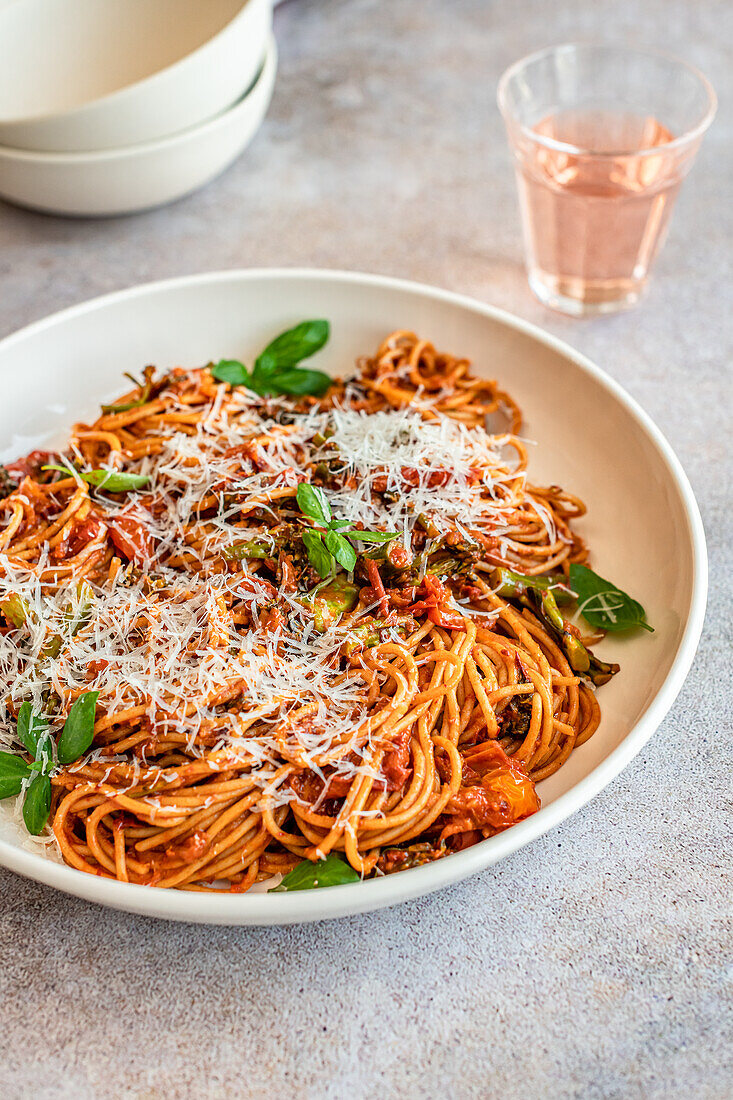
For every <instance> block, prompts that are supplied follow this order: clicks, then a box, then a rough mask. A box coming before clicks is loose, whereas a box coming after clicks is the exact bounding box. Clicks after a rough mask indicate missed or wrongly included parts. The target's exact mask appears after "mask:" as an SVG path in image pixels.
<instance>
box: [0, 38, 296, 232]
mask: <svg viewBox="0 0 733 1100" xmlns="http://www.w3.org/2000/svg"><path fill="white" fill-rule="evenodd" d="M276 70H277V50H276V47H275V40H274V38H270V42H269V47H268V50H267V55H266V57H265V60H264V65H263V66H262V69H261V70H260V73H259V75H258V76H257V79H256V81H255V84H254V85H253V87H252V88H251V89H250V90H249V91H248V92H247V94H246V95H244V96H243V97H242V99H240V100H239V102H238V103H235V104H234V106H233V107H230V108H229V109H228V110H226V111H224V112H223V113H222V114H220V115H218V116H217V117H216V118H214V119H211V120H210V121H208V122H204V123H202V124H201V125H200V126H194V127H192V128H191V129H190V130H184V131H183V133H181V134H176V135H175V136H174V137H169V138H164V139H162V140H161V141H152V142H148V143H147V144H144V145H131V146H126V147H125V148H124V149H109V150H107V151H105V152H102V153H28V152H25V151H24V150H22V149H8V148H6V147H4V146H0V198H3V199H6V200H7V201H8V202H13V203H17V204H18V205H19V206H27V207H30V208H31V209H32V210H42V211H44V212H46V213H51V214H67V215H76V216H79V217H99V216H100V215H112V214H134V213H136V212H138V211H140V210H148V209H150V208H151V207H154V206H161V205H163V204H164V203H168V202H173V201H174V200H175V199H180V198H182V196H183V195H187V194H189V193H190V192H191V191H195V190H196V189H197V188H199V187H202V186H203V185H204V184H205V183H208V182H209V181H210V180H212V179H214V177H215V176H218V175H219V174H220V173H221V172H223V171H224V169H225V168H227V167H228V166H229V165H230V164H231V163H232V161H234V160H236V158H237V157H238V156H239V155H240V153H242V152H243V151H244V149H245V148H246V147H247V145H249V143H250V141H251V140H252V138H253V137H254V135H255V134H256V133H257V131H258V130H259V128H260V125H261V124H262V120H263V119H264V117H265V114H266V113H267V108H268V106H269V103H270V99H271V98H272V91H273V87H274V83H275V73H276Z"/></svg>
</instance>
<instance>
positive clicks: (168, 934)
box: [0, 0, 733, 1100]
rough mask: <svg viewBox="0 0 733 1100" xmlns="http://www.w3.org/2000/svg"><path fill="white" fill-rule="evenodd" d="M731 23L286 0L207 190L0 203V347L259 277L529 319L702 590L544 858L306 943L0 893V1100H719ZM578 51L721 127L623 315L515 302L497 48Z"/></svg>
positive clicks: (717, 9)
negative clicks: (79, 316)
mask: <svg viewBox="0 0 733 1100" xmlns="http://www.w3.org/2000/svg"><path fill="white" fill-rule="evenodd" d="M730 12H731V9H730V5H729V4H728V3H727V0H719V2H716V0H700V2H695V3H693V2H692V0H687V2H684V0H653V2H647V3H644V4H639V3H638V0H622V2H619V3H615V4H612V3H603V4H601V3H598V2H595V0H594V2H589V0H581V2H580V3H577V2H575V3H572V4H570V3H565V2H563V3H554V4H549V3H547V0H514V2H513V3H511V4H500V3H498V2H497V3H488V2H482V0H381V2H377V0H341V2H339V0H290V2H289V3H286V4H285V5H283V6H282V7H281V8H280V9H279V10H278V12H277V19H276V24H277V28H276V29H277V36H278V41H279V44H280V51H281V62H280V73H279V78H278V85H277V90H276V94H275V98H274V101H273V105H272V108H271V111H270V115H269V117H268V120H267V122H266V124H265V126H264V128H263V130H262V131H261V133H260V134H259V136H258V137H257V139H256V141H255V143H254V144H253V145H252V146H251V148H250V149H249V151H248V152H247V153H246V154H245V156H244V158H243V159H242V160H241V161H240V162H239V163H238V164H237V165H235V166H234V167H233V168H232V169H231V170H230V171H229V172H228V173H227V174H226V175H225V176H223V177H222V178H221V179H220V180H218V181H217V182H215V183H214V184H212V185H210V186H209V187H208V188H206V189H205V190H204V191H203V192H201V193H199V194H198V195H194V196H192V197H191V198H188V199H186V200H184V201H183V202H181V203H179V204H177V205H175V206H172V207H170V208H169V209H166V210H161V211H157V212H154V213H150V214H146V215H143V216H139V217H136V218H133V219H129V220H128V219H117V220H111V221H105V222H81V221H62V220H55V219H51V218H46V217H41V216H36V215H32V214H27V213H23V212H21V211H18V210H14V209H11V208H10V207H5V206H0V334H3V335H4V334H5V333H7V332H10V331H11V330H13V329H15V328H17V327H19V326H20V325H22V324H25V323H26V322H28V321H31V320H33V319H35V318H37V317H40V316H42V315H44V314H46V313H48V312H50V311H52V310H55V309H58V308H60V307H62V306H65V305H68V304H71V303H73V302H77V301H80V300H82V299H84V298H87V297H90V296H92V295H96V294H99V293H102V292H104V291H108V290H112V289H116V288H118V287H124V286H127V285H130V284H132V283H135V282H138V281H144V280H148V279H154V278H158V277H163V276H167V275H173V274H180V273H185V272H193V271H201V270H206V269H216V268H226V267H238V266H252V265H278V264H284V265H289V264H292V265H299V264H307V265H314V266H324V267H345V268H355V269H359V270H366V271H375V272H384V273H388V274H395V275H403V276H408V277H413V278H416V279H421V280H424V281H427V282H431V283H435V284H437V285H440V286H446V287H450V288H453V289H456V290H460V291H464V292H467V293H470V294H473V295H475V296H477V297H478V298H480V299H482V300H485V301H488V302H492V303H494V304H497V305H500V306H504V307H506V308H508V309H510V310H512V311H514V312H516V313H518V314H519V315H521V316H523V317H526V318H529V319H531V320H533V321H536V322H538V323H539V324H541V325H544V326H545V327H546V328H548V329H549V330H551V331H552V332H554V333H556V334H558V335H560V336H562V337H564V338H566V339H567V340H569V341H570V342H571V343H573V344H574V345H575V346H576V347H578V348H580V349H581V350H582V351H584V352H586V353H587V354H588V355H590V356H591V357H592V358H593V359H595V360H596V361H597V362H598V363H600V364H601V365H602V366H604V367H605V368H606V369H607V370H608V371H609V372H610V373H611V374H612V375H613V376H614V377H615V378H617V379H618V380H619V381H620V382H621V383H622V384H623V385H624V386H626V387H627V388H628V390H629V391H630V392H631V393H632V394H633V395H634V396H635V397H636V398H638V399H639V401H641V403H642V404H643V405H644V407H645V408H646V409H647V410H648V411H649V412H650V413H651V415H652V416H653V417H654V419H655V420H656V422H657V423H658V424H659V426H660V427H661V428H662V430H663V431H664V432H665V434H666V435H667V437H668V438H669V439H670V440H671V441H672V443H673V445H674V446H675V448H676V450H677V453H678V455H679V456H680V458H681V460H682V462H683V464H684V466H685V468H686V470H687V472H688V474H689V476H690V478H691V480H692V484H693V487H694V489H695V491H696V493H697V496H698V499H699V501H700V506H701V508H702V514H703V519H704V522H705V526H706V529H707V533H708V537H709V548H710V565H711V577H712V584H711V595H710V602H709V611H708V616H707V622H706V629H705V633H704V635H703V640H702V643H701V646H700V650H699V652H698V655H697V659H696V661H695V664H694V667H693V670H692V672H691V674H690V677H689V679H688V681H687V683H686V685H685V687H684V688H683V690H682V692H681V694H680V697H679V699H678V700H677V703H676V705H675V706H674V707H673V709H672V712H671V714H670V715H669V717H668V718H667V720H666V721H665V722H664V723H663V725H662V727H661V728H660V730H659V732H658V733H657V734H656V736H655V737H654V738H653V739H652V740H651V742H650V743H649V744H648V746H647V747H646V749H645V750H644V751H643V752H642V753H641V755H640V756H639V757H638V758H637V759H636V760H635V761H634V763H633V764H632V765H631V766H630V767H629V768H628V769H627V770H626V771H625V772H624V773H623V775H621V776H620V777H619V778H618V779H617V780H616V781H615V782H614V783H612V784H611V786H610V787H609V788H608V789H607V790H606V791H605V792H604V793H603V794H602V795H600V796H599V797H598V798H596V799H595V801H594V802H593V803H591V804H590V805H589V806H587V807H586V808H585V809H584V810H583V811H582V812H581V813H579V814H577V815H576V816H575V817H573V818H572V819H571V820H569V821H567V822H566V823H565V824H564V825H563V826H561V827H560V828H558V829H556V830H555V831H554V832H553V833H551V834H550V835H548V836H546V837H544V838H543V839H541V840H539V841H538V842H537V843H535V844H534V845H533V846H531V847H530V848H528V849H525V850H524V851H521V852H519V853H518V854H517V855H515V856H514V857H512V858H511V859H508V860H506V862H504V863H502V864H501V865H500V866H498V867H496V868H494V869H493V870H489V871H487V872H485V873H484V874H481V875H478V876H476V877H474V878H472V879H471V880H470V881H468V882H465V883H463V884H462V885H459V886H456V887H453V888H451V889H448V890H445V891H443V892H442V893H440V894H438V895H436V896H433V897H430V898H427V899H425V900H422V901H417V902H414V903H410V904H407V905H404V906H402V907H399V908H397V909H393V910H391V911H386V912H382V913H375V914H371V915H368V916H364V917H354V918H352V919H347V920H341V921H337V922H332V923H324V924H321V925H311V926H305V927H294V928H286V929H273V930H264V929H250V930H247V929H227V928H205V927H195V926H187V925H174V924H167V923H159V922H156V921H153V920H146V919H142V918H134V917H131V916H126V915H124V914H119V913H115V912H111V911H104V910H102V909H98V908H96V907H95V906H92V905H87V904H85V903H83V902H81V901H77V900H75V899H73V898H69V897H65V896H63V895H60V894H56V893H54V892H52V891H51V890H49V889H46V888H44V887H41V886H38V885H35V884H34V883H31V882H26V881H24V880H22V879H20V878H17V877H15V876H13V875H11V874H8V873H2V874H0V886H1V888H2V909H1V911H0V945H1V952H2V954H1V955H0V958H1V959H2V965H1V966H0V989H1V990H2V1010H1V1011H2V1017H1V1019H2V1027H1V1028H0V1049H1V1050H2V1063H3V1068H2V1070H0V1094H1V1095H2V1096H3V1097H4V1098H7V1100H11V1098H16V1097H23V1098H33V1100H35V1098H44V1100H45V1098H52V1097H75V1098H79V1100H86V1098H91V1097H95V1098H96V1097H104V1098H107V1097H134V1098H140V1100H143V1098H145V1100H148V1098H150V1100H152V1098H164V1097H165V1098H178V1097H184V1098H188V1097H273V1096H274V1097H278V1098H279V1097H288V1096H291V1095H296V1094H297V1095H299V1096H301V1097H304V1098H306V1100H320V1098H334V1100H341V1098H343V1097H354V1098H366V1097H379V1098H380V1100H389V1098H392V1097H409V1098H412V1097H441V1098H443V1097H458V1098H463V1097H502V1098H503V1100H514V1098H522V1100H526V1098H533V1097H553V1098H554V1097H558V1098H560V1097H579V1098H584V1100H585V1098H604V1100H605V1098H626V1097H634V1098H636V1097H639V1098H641V1097H644V1098H663V1097H664V1098H668V1097H678V1096H679V1097H683V1096H693V1095H694V1096H695V1097H699V1098H703V1100H707V1098H722V1097H724V1096H726V1095H730V1094H731V1090H732V1089H733V1066H732V1064H731V1051H730V1040H731V1038H732V1037H733V1036H732V1034H731V1032H732V1028H731V1007H732V1005H731V984H730V983H731V978H732V977H733V967H731V953H730V948H731V924H730V911H729V902H730V895H731V880H732V876H731V863H730V850H731V848H730V834H728V839H727V841H726V837H725V828H724V822H725V817H724V815H725V813H726V803H727V805H728V808H729V806H730V715H731V687H730V653H731V651H730V607H731V594H732V593H731V573H732V572H733V561H732V560H731V555H730V545H731V542H733V531H732V530H731V513H730V510H729V509H728V508H726V507H725V503H726V496H728V497H729V496H730V455H729V453H726V449H727V444H728V434H729V424H730V421H729V410H728V412H727V411H726V409H725V407H724V400H723V399H724V398H725V396H726V395H727V397H728V399H730V396H731V386H730V378H731V375H730V369H731V368H730V362H731V350H732V349H731V327H730V322H729V317H730V304H731V302H730V295H731V270H730V267H731V254H730V251H729V248H730V231H731V209H730V201H729V200H730V186H729V184H730V179H731V176H732V175H733V163H732V161H731V147H732V146H733V128H732V125H731V114H730V108H731V91H732V89H731V82H730V74H731V70H732V69H733V65H731V57H730V53H729V52H728V53H726V48H727V47H729V46H730V42H731V37H732V36H731V30H733V28H731V19H730ZM726 23H727V27H726ZM598 35H603V36H604V37H606V38H607V39H612V40H615V41H621V42H636V41H639V42H646V43H650V44H655V43H656V44H657V45H660V46H664V47H667V48H669V49H670V50H674V51H677V52H679V53H681V54H684V55H685V56H686V57H688V58H689V59H690V60H692V61H693V62H697V63H698V64H699V65H700V66H701V67H702V68H703V69H704V70H705V71H706V72H707V73H708V75H709V76H710V77H711V79H712V80H713V82H714V84H715V85H716V86H717V88H718V91H719V93H720V98H721V110H720V114H719V117H718V120H717V122H716V124H715V125H714V127H713V129H712V131H711V132H710V134H709V136H708V138H707V140H706V143H705V145H704V147H703V150H702V153H701V156H700V160H699V163H698V165H697V167H696V170H695V171H694V173H693V176H692V178H691V179H690V180H689V181H688V184H687V186H686V189H685V190H684V191H683V194H682V197H681V199H680V202H679V206H678V209H677V211H676V216H675V218H674V224H673V227H672V232H671V236H670V240H669V242H668V244H667V247H666V251H665V252H664V254H663V256H662V259H661V262H660V264H659V269H658V271H657V275H656V279H655V281H654V283H653V285H652V288H651V291H650V294H649V297H648V299H647V301H646V302H645V304H644V305H643V307H642V308H640V309H638V310H637V311H636V312H633V313H630V314H627V315H624V316H619V317H617V318H614V319H610V320H599V321H594V322H585V323H578V322H571V321H566V320H564V319H562V318H561V317H559V316H556V315H553V314H550V313H548V312H547V311H545V310H544V309H543V308H542V307H541V306H539V305H538V304H537V303H535V302H534V300H533V299H532V298H531V297H530V295H529V292H528V290H527V288H526V285H525V281H524V275H523V271H522V267H521V264H520V246H519V228H518V218H517V212H516V206H515V194H514V184H513V180H512V176H511V172H510V166H509V160H508V156H507V153H506V148H505V141H504V135H503V131H502V127H501V123H500V119H499V117H498V114H497V112H496V110H495V107H494V89H495V85H496V81H497V78H498V76H499V73H500V72H501V70H502V69H503V68H504V66H505V65H506V64H508V63H509V62H510V61H512V60H513V59H515V58H517V57H519V56H520V55H522V54H523V53H526V52H527V51H528V50H530V49H533V48H536V47H539V46H542V45H545V44H547V43H548V42H557V41H561V40H563V39H568V38H577V37H589V36H598ZM726 199H727V200H728V201H727V205H726ZM726 234H727V235H726ZM726 460H727V465H726ZM726 472H727V476H726ZM670 552H673V550H672V548H670ZM725 647H727V650H726V648H725ZM726 662H727V665H728V668H727V671H726V668H725V663H726ZM728 820H729V821H730V819H728ZM726 844H727V846H726Z"/></svg>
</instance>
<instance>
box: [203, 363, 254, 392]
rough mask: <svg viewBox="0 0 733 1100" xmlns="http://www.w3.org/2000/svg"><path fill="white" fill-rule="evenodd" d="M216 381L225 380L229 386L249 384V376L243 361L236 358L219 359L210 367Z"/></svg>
mask: <svg viewBox="0 0 733 1100" xmlns="http://www.w3.org/2000/svg"><path fill="white" fill-rule="evenodd" d="M211 373H212V375H213V376H214V378H215V379H216V380H217V382H226V383H227V384H228V385H230V386H249V384H250V382H251V376H250V373H249V371H248V370H247V368H246V367H245V365H244V363H240V362H239V360H238V359H220V360H219V362H218V363H216V365H215V366H213V367H212V368H211Z"/></svg>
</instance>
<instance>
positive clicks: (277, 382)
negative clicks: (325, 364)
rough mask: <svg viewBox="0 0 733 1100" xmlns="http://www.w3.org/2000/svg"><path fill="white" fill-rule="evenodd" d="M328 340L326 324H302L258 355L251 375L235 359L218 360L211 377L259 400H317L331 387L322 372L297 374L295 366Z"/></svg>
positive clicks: (312, 322) (277, 339) (298, 371)
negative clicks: (275, 396)
mask: <svg viewBox="0 0 733 1100" xmlns="http://www.w3.org/2000/svg"><path fill="white" fill-rule="evenodd" d="M328 336H329V324H328V321H303V322H302V323H301V324H299V325H296V326H295V328H291V329H288V330H287V332H281V333H280V335H279V336H276V337H275V339H274V340H273V341H272V342H271V343H270V344H268V345H267V347H266V348H265V350H264V351H263V352H262V353H261V354H260V355H258V357H257V359H256V361H255V365H254V369H253V370H252V371H251V372H250V371H248V370H247V368H246V367H245V365H244V363H240V362H239V360H238V359H220V360H219V362H218V363H216V364H215V365H214V366H212V367H211V373H212V375H213V377H214V378H216V380H217V381H218V382H227V383H228V384H229V385H230V386H246V387H247V389H250V390H252V391H253V392H254V393H258V394H260V396H261V397H267V396H269V395H272V394H285V395H288V396H292V397H302V396H312V397H321V396H322V395H323V394H324V393H325V392H326V390H327V389H328V387H329V386H330V385H331V379H330V378H329V376H328V375H327V374H324V373H323V371H317V370H299V369H298V368H297V366H296V364H297V363H300V362H301V360H303V359H307V358H308V357H309V356H311V355H315V353H316V352H317V351H319V350H320V348H322V347H323V345H324V344H325V343H326V341H327V340H328Z"/></svg>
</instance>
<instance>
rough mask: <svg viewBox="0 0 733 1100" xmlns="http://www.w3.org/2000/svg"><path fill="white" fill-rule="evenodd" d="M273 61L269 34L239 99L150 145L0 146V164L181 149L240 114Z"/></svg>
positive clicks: (73, 161) (88, 162)
mask: <svg viewBox="0 0 733 1100" xmlns="http://www.w3.org/2000/svg"><path fill="white" fill-rule="evenodd" d="M277 59H278V53H277V43H276V40H275V36H274V34H272V33H271V32H270V34H269V35H268V38H267V45H266V47H265V54H264V57H263V59H262V64H261V65H260V67H259V69H258V70H257V73H256V75H255V78H254V80H253V81H252V83H251V84H250V85H249V87H248V88H247V89H246V91H244V92H243V93H242V95H241V96H240V97H239V99H237V100H236V102H235V103H232V104H231V105H230V106H229V107H225V108H224V110H223V111H220V112H219V114H217V115H214V117H213V118H208V119H206V120H205V121H204V122H199V123H198V124H197V125H196V126H189V127H188V129H186V130H179V131H178V132H177V133H175V134H170V135H169V136H168V137H163V138H155V139H154V140H153V141H144V142H140V143H139V144H137V145H121V146H118V148H116V149H99V150H97V151H91V152H85V153H80V152H77V153H41V152H38V151H37V150H34V149H16V148H15V147H14V146H10V145H2V144H0V163H1V162H5V163H6V164H27V165H37V166H39V167H46V168H60V167H64V168H82V167H91V166H92V165H96V164H108V163H109V162H110V161H114V162H116V163H120V162H122V161H124V160H134V159H135V158H136V157H140V156H146V155H147V154H149V153H159V152H165V151H166V150H169V149H174V148H176V147H177V146H179V145H185V144H186V143H187V142H189V141H191V140H195V139H196V138H199V137H202V136H204V135H206V134H209V133H213V132H215V131H216V130H217V129H219V128H220V127H221V126H223V125H225V123H227V122H230V121H231V120H232V118H234V117H236V116H238V115H239V114H240V113H241V114H244V113H245V108H246V107H248V106H250V104H249V103H248V102H247V101H248V100H249V99H250V98H251V97H252V96H254V95H256V94H257V92H258V91H260V90H261V89H262V88H263V87H266V86H269V85H270V83H271V81H272V79H274V75H275V71H276V69H277Z"/></svg>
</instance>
